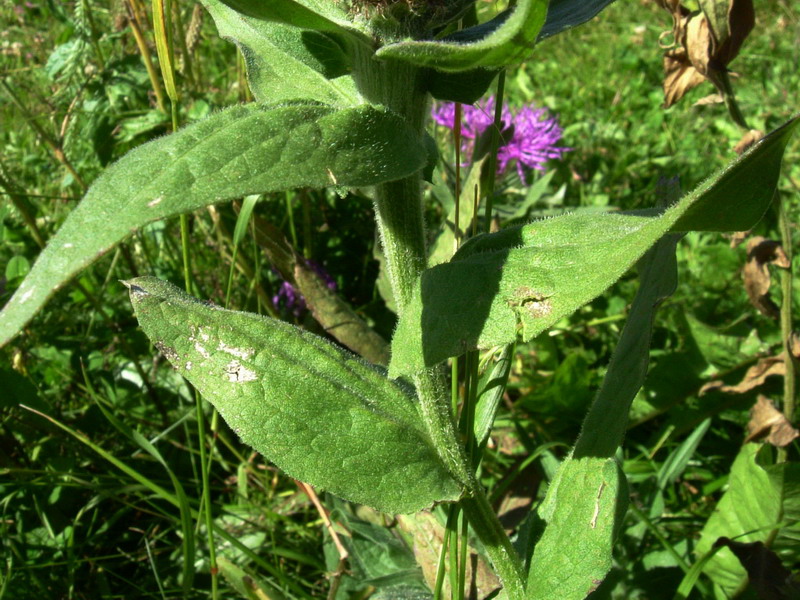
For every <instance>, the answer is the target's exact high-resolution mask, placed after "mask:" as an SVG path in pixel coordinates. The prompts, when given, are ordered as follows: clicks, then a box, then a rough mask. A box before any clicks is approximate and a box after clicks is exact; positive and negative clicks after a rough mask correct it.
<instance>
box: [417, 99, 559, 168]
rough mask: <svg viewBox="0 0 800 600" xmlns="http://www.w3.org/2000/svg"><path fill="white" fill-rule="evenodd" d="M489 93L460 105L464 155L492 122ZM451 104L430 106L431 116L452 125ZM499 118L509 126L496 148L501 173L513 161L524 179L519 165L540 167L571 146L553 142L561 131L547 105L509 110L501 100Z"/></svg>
mask: <svg viewBox="0 0 800 600" xmlns="http://www.w3.org/2000/svg"><path fill="white" fill-rule="evenodd" d="M494 102H495V99H494V97H493V96H490V97H489V98H488V99H487V100H486V101H481V102H478V103H477V104H476V105H475V106H469V105H464V106H463V109H462V114H461V138H462V147H461V150H462V152H463V153H464V154H465V155H468V154H469V153H471V152H472V150H473V148H474V146H475V140H476V139H477V138H478V137H479V136H480V135H481V134H483V133H484V132H485V131H487V130H488V129H489V128H490V127H491V126H492V125H493V123H494ZM455 114H456V110H455V104H453V103H452V102H446V103H444V104H440V105H439V106H438V107H436V108H434V110H433V114H432V116H433V120H434V121H435V122H436V123H438V124H439V125H442V126H444V127H447V128H449V129H453V128H454V127H455ZM500 120H501V122H502V128H503V130H504V131H505V130H509V129H511V131H510V133H511V138H510V139H506V140H503V139H501V142H500V143H501V146H500V148H499V149H498V152H497V172H498V173H504V172H505V170H506V168H507V167H508V165H509V164H510V163H511V162H512V161H516V166H517V174H518V175H519V178H520V179H521V180H522V181H523V182H525V172H524V171H523V168H522V167H523V165H525V166H527V167H529V168H531V169H536V170H537V171H544V166H545V163H546V162H547V161H548V160H550V159H553V158H561V156H562V155H563V154H564V153H565V152H568V151H569V150H571V148H565V147H562V146H557V145H556V144H557V142H558V141H559V140H560V139H561V136H562V134H563V131H562V129H561V127H560V126H559V125H558V119H557V118H556V117H549V115H548V112H547V109H544V108H535V107H533V106H523V107H522V108H521V109H519V110H512V109H510V108H509V107H508V105H507V104H503V110H502V113H501V117H500Z"/></svg>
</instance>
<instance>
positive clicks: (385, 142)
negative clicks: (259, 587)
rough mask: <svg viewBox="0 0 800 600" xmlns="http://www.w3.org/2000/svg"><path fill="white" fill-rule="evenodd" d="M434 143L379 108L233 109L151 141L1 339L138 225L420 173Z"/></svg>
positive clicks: (48, 253)
mask: <svg viewBox="0 0 800 600" xmlns="http://www.w3.org/2000/svg"><path fill="white" fill-rule="evenodd" d="M426 159H427V156H426V150H425V144H424V142H423V140H422V139H421V138H420V137H419V136H418V135H417V133H416V132H415V131H414V130H413V129H412V128H411V127H410V126H409V125H408V124H407V123H406V122H405V121H404V120H402V119H401V118H400V117H397V116H396V115H394V114H393V113H390V112H386V111H383V110H379V109H376V108H374V107H371V106H359V107H355V108H349V109H344V110H339V111H337V110H334V109H333V108H332V107H330V106H325V105H321V104H310V103H309V104H302V103H297V104H283V105H278V106H264V105H256V104H251V105H243V106H233V107H231V108H228V109H226V110H223V111H220V112H218V113H215V114H214V115H212V116H211V117H209V118H208V119H205V120H204V121H200V122H199V123H196V124H193V125H190V126H188V127H186V128H184V129H182V130H180V131H178V132H177V133H175V134H173V135H170V136H167V137H164V138H161V139H158V140H155V141H153V142H150V143H148V144H144V145H142V146H140V147H138V148H136V149H135V150H133V151H132V152H130V153H128V154H127V155H126V156H124V157H123V158H122V159H121V160H120V161H118V162H117V163H115V164H114V165H112V166H111V167H109V168H108V169H107V170H106V171H105V172H104V173H103V174H102V175H101V176H100V177H99V178H98V179H97V180H96V181H95V182H94V184H93V185H92V186H91V188H90V189H89V191H88V193H87V194H86V197H85V198H84V199H83V201H82V202H81V203H80V204H79V205H78V207H77V208H76V209H75V210H74V211H73V212H72V213H71V214H70V215H69V217H68V218H67V220H66V221H65V222H64V224H63V225H62V227H61V229H60V230H59V231H58V233H57V234H56V235H55V236H54V237H53V238H52V239H51V240H50V243H49V244H48V245H47V247H46V248H45V250H44V251H43V252H42V253H41V255H40V256H39V259H38V260H37V261H36V264H34V266H33V269H32V270H31V272H30V274H29V275H28V277H27V278H26V279H25V280H24V281H23V283H22V284H21V285H20V287H19V288H18V289H17V292H16V294H15V295H14V296H13V297H12V298H11V300H10V301H9V303H8V304H7V305H6V306H5V308H4V309H3V311H2V313H0V345H3V344H5V343H7V342H8V340H9V339H11V338H12V337H13V336H14V335H16V334H17V332H18V331H19V330H20V328H21V327H23V326H24V325H25V323H27V322H28V321H29V320H30V318H31V317H33V315H35V314H36V312H37V311H38V310H39V308H41V306H42V305H43V304H44V303H45V302H46V301H47V299H48V298H50V296H51V295H52V294H53V293H54V292H55V291H57V290H58V289H59V288H61V287H62V286H63V285H64V284H65V283H66V282H67V281H69V279H70V278H71V277H72V276H73V275H75V274H76V273H78V272H79V271H80V270H82V269H83V268H85V267H87V266H88V265H90V264H91V263H92V262H94V261H95V260H97V258H98V257H99V256H101V255H102V254H103V253H104V252H106V251H107V250H109V249H110V248H112V247H113V246H114V245H115V244H117V243H118V242H120V241H121V240H122V239H124V238H125V237H126V236H127V235H129V234H130V233H131V232H132V231H135V230H136V229H137V228H138V227H141V226H142V225H144V224H146V223H149V222H151V221H155V220H158V219H163V218H165V217H169V216H172V215H176V214H179V213H185V212H189V211H192V210H195V209H198V208H202V207H204V206H207V205H209V204H214V203H217V202H221V201H224V200H231V199H233V198H240V197H242V196H246V195H248V194H257V193H265V192H271V191H280V190H285V189H290V188H295V187H302V186H309V187H325V186H328V185H332V184H337V185H340V186H363V185H372V184H376V183H379V182H382V181H391V180H394V179H399V178H401V177H404V176H406V175H410V174H411V173H414V172H416V171H418V170H419V169H421V168H422V167H423V166H424V164H425V161H426Z"/></svg>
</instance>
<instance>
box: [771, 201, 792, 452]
mask: <svg viewBox="0 0 800 600" xmlns="http://www.w3.org/2000/svg"><path fill="white" fill-rule="evenodd" d="M774 203H775V211H776V212H777V213H778V232H779V233H780V236H781V246H782V247H783V251H784V253H785V254H786V258H787V259H788V263H789V267H788V268H786V269H781V275H780V279H781V296H782V299H781V338H782V341H783V355H784V360H785V363H786V374H785V375H784V377H783V414H784V415H786V419H787V420H788V421H789V422H790V423H794V418H795V409H796V406H797V359H796V358H795V356H794V354H793V353H792V338H793V336H794V331H793V328H792V254H793V252H792V230H791V227H790V223H789V219H788V218H787V215H786V210H785V209H784V206H783V202H781V197H780V193H779V192H778V191H777V190H776V191H775V200H774ZM778 460H779V461H780V462H783V461H785V460H786V450H784V449H780V450H779V451H778Z"/></svg>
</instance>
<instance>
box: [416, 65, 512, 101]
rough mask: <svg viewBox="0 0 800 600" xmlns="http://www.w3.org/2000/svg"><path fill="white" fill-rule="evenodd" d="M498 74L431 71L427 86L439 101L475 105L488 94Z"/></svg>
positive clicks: (489, 71)
mask: <svg viewBox="0 0 800 600" xmlns="http://www.w3.org/2000/svg"><path fill="white" fill-rule="evenodd" d="M497 73H498V71H497V70H496V69H472V70H470V71H460V72H458V73H447V72H444V71H437V70H435V69H429V70H428V72H427V75H426V78H425V86H426V88H427V90H428V93H429V94H430V95H431V96H433V97H434V98H436V99H437V100H446V101H448V102H461V103H463V104H473V103H475V102H477V101H478V100H479V99H480V98H481V96H483V95H484V94H485V93H486V90H487V89H489V86H490V85H491V83H492V81H494V78H495V77H496V76H497Z"/></svg>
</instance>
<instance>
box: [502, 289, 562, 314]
mask: <svg viewBox="0 0 800 600" xmlns="http://www.w3.org/2000/svg"><path fill="white" fill-rule="evenodd" d="M551 296H552V294H545V293H542V292H539V291H537V290H535V289H533V288H531V287H528V286H520V287H518V288H517V289H515V290H514V292H513V294H512V296H511V298H510V299H509V300H508V305H509V306H510V307H511V308H512V309H514V310H515V311H516V312H519V311H520V310H524V311H526V312H527V314H528V316H530V317H533V318H539V317H546V316H547V315H549V314H550V313H551V312H553V303H552V301H551V300H550V298H551Z"/></svg>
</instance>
